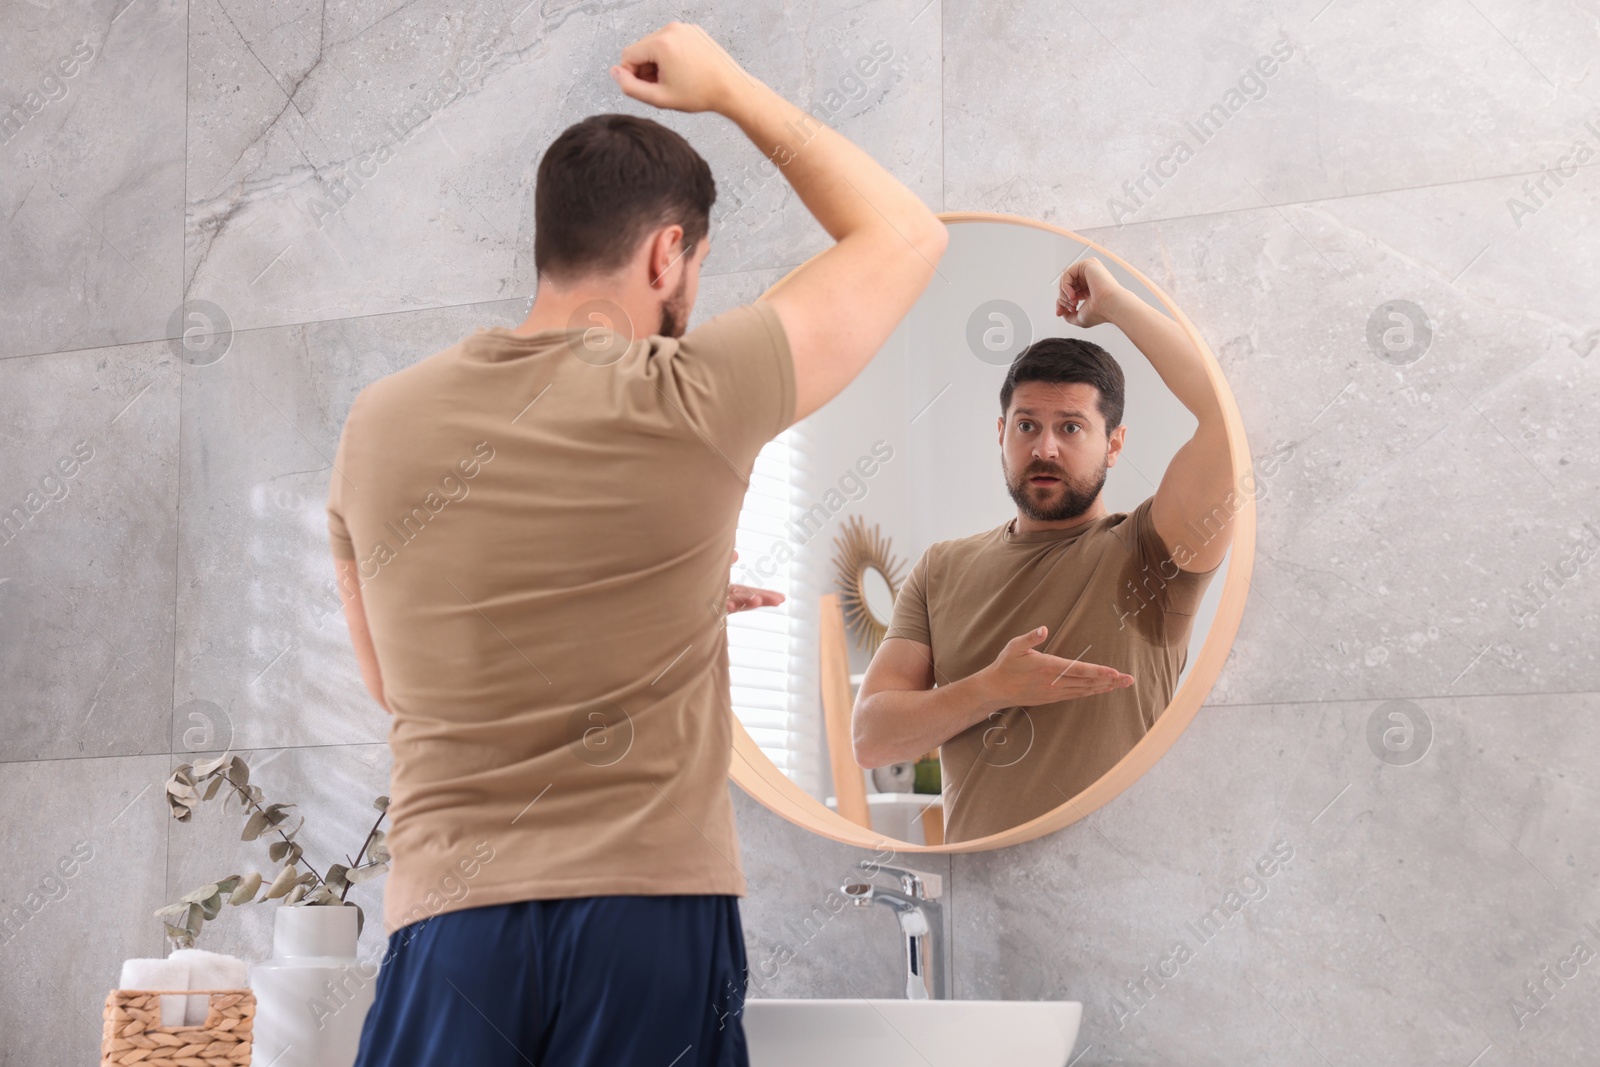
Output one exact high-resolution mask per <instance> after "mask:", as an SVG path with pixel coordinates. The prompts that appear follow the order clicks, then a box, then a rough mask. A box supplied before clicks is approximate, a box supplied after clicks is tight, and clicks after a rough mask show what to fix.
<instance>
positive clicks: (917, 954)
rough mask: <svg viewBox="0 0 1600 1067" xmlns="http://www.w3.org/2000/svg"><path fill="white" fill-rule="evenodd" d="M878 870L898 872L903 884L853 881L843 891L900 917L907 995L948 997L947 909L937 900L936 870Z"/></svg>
mask: <svg viewBox="0 0 1600 1067" xmlns="http://www.w3.org/2000/svg"><path fill="white" fill-rule="evenodd" d="M878 870H880V871H882V872H884V873H885V874H889V875H898V876H899V878H900V888H899V889H890V888H887V887H885V886H881V885H878V884H876V883H874V882H850V883H848V884H847V885H844V886H842V887H841V889H840V891H841V892H843V893H844V895H845V897H846V898H848V899H849V900H850V902H851V903H852V904H855V905H857V906H858V907H867V906H869V905H871V904H872V903H873V902H877V903H879V904H886V905H888V906H889V907H890V908H892V909H893V910H894V914H895V918H896V919H898V920H899V923H900V932H901V934H902V935H904V937H905V945H906V998H907V999H908V1000H946V999H948V998H949V996H950V994H949V991H948V989H947V988H946V985H945V980H946V979H945V976H946V974H947V972H948V969H947V967H946V959H945V951H944V909H943V908H942V907H941V906H940V905H939V903H938V899H937V898H938V897H939V895H940V893H941V892H942V888H943V887H942V883H941V881H940V878H939V876H938V875H937V874H929V873H927V872H926V871H913V870H907V869H906V868H903V867H887V866H882V865H880V866H879V867H878Z"/></svg>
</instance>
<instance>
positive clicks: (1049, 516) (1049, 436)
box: [1000, 382, 1109, 522]
mask: <svg viewBox="0 0 1600 1067" xmlns="http://www.w3.org/2000/svg"><path fill="white" fill-rule="evenodd" d="M1099 397H1100V391H1099V390H1098V389H1096V388H1095V387H1094V386H1092V385H1086V384H1084V383H1081V382H1063V383H1058V382H1023V383H1021V384H1020V385H1018V386H1017V387H1016V389H1015V390H1014V391H1013V393H1012V395H1011V410H1010V411H1009V412H1008V413H1007V416H1006V419H1007V421H1006V424H1005V428H1004V430H1003V432H1002V436H1001V448H1000V469H1001V471H1002V472H1003V473H1004V474H1005V479H1006V490H1007V491H1008V492H1009V493H1010V494H1011V499H1012V500H1014V501H1016V504H1017V510H1019V511H1020V512H1021V513H1022V514H1024V515H1026V516H1027V517H1028V518H1030V519H1032V520H1033V521H1035V522H1062V521H1065V520H1067V519H1075V518H1077V517H1078V516H1080V515H1082V514H1083V513H1084V512H1086V511H1088V510H1089V508H1090V507H1092V506H1093V505H1094V502H1095V500H1096V499H1097V498H1098V497H1099V496H1100V490H1101V488H1102V487H1104V486H1105V484H1106V471H1107V469H1108V467H1109V464H1108V463H1107V459H1108V458H1109V442H1108V441H1107V439H1106V434H1105V429H1104V427H1103V426H1102V418H1101V415H1100V410H1099V407H1098V401H1099Z"/></svg>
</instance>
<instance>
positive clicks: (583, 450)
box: [329, 301, 795, 930]
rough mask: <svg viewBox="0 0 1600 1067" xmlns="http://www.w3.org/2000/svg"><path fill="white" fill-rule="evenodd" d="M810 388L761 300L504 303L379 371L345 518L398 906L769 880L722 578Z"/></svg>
mask: <svg viewBox="0 0 1600 1067" xmlns="http://www.w3.org/2000/svg"><path fill="white" fill-rule="evenodd" d="M606 337H607V338H609V339H610V340H612V341H615V340H616V337H615V335H606ZM593 340H595V338H593V337H592V338H591V341H593ZM602 340H604V338H602ZM794 410H795V388H794V371H793V365H792V362H791V357H790V353H789V349H788V344H787V339H786V337H785V334H784V331H783V328H782V325H781V323H780V322H779V320H778V317H777V315H776V314H775V313H774V312H773V310H772V309H771V307H769V306H768V305H766V304H765V303H764V302H759V301H758V302H757V303H756V304H753V305H749V306H746V307H742V308H736V309H734V310H733V311H730V312H727V313H726V314H724V315H721V316H718V317H717V318H715V319H713V320H711V321H710V322H708V323H706V324H705V325H704V326H702V327H700V328H698V329H696V330H694V331H691V332H690V333H688V334H686V335H685V336H684V337H682V338H669V337H661V336H651V337H645V338H640V339H638V340H636V341H634V342H633V343H632V344H631V345H627V346H626V347H623V346H622V345H621V344H620V343H619V344H618V345H617V346H616V347H615V348H606V347H604V346H602V347H599V348H587V347H585V345H584V335H583V333H582V331H579V330H573V331H555V330H546V331H540V332H538V333H535V334H532V335H531V336H518V335H515V334H512V333H511V332H510V331H509V330H504V329H495V330H479V331H478V332H477V333H475V334H473V335H472V336H471V337H468V338H466V339H464V340H463V341H462V342H460V343H458V344H457V345H454V346H452V347H451V348H449V349H446V350H444V351H442V352H439V353H437V354H435V355H433V356H430V357H428V358H427V359H424V360H422V361H421V362H419V363H417V364H416V365H414V366H412V367H410V368H407V369H406V370H404V371H401V372H399V373H397V374H394V375H391V376H389V377H387V378H384V379H381V380H380V381H378V382H375V383H373V384H372V385H371V386H369V387H368V388H367V389H366V390H364V391H363V392H362V394H361V395H360V396H359V397H358V398H357V400H356V403H355V404H354V405H353V406H352V409H351V412H350V415H349V418H348V419H347V422H346V426H345V431H344V435H343V436H342V437H341V440H340V445H339V455H338V458H337V459H336V463H335V466H336V468H337V472H336V473H335V474H334V476H333V480H332V486H331V491H330V497H329V530H330V539H331V544H332V547H333V550H334V553H335V555H340V556H343V557H344V558H351V557H352V556H353V557H354V558H355V559H357V560H358V562H359V574H360V576H361V579H362V583H363V584H362V588H361V593H362V597H363V598H364V601H365V607H366V615H367V620H368V623H369V625H370V627H371V631H372V636H373V642H374V646H375V648H376V651H377V655H378V660H379V663H380V666H381V670H382V678H383V684H384V693H385V696H386V698H387V703H388V705H389V707H390V709H391V710H392V712H393V714H394V723H393V726H392V729H391V735H390V744H391V747H392V749H393V752H394V770H393V782H392V786H391V797H392V800H391V807H390V815H391V818H392V821H393V829H392V831H391V833H390V836H389V846H390V850H391V852H392V854H393V863H392V869H391V873H390V875H389V879H388V883H387V886H386V890H385V915H384V918H385V925H386V927H387V928H388V929H390V930H394V929H396V928H398V927H400V926H402V925H405V924H406V923H408V922H411V921H414V920H416V919H420V918H423V917H425V916H427V915H430V914H434V913H437V912H439V911H449V910H455V909H457V908H461V907H468V906H472V907H477V906H480V905H487V904H494V903H501V902H506V901H513V900H530V899H541V898H554V897H573V896H587V895H598V894H665V893H728V894H734V895H743V894H744V892H745V885H744V879H743V876H742V874H741V871H740V867H739V856H738V844H737V838H736V836H735V832H734V826H733V817H732V811H731V805H730V803H729V798H728V793H727V783H726V775H727V768H728V760H729V754H730V738H731V718H730V715H731V709H730V706H729V694H728V677H727V645H726V638H725V630H724V622H723V605H724V603H725V600H726V595H727V587H728V568H729V562H730V559H731V554H732V549H733V538H734V528H735V525H736V523H737V519H738V514H739V509H740V505H741V502H742V500H743V497H744V492H745V487H746V484H747V481H748V478H749V473H750V469H751V466H752V464H753V463H754V460H755V457H756V454H757V453H758V452H759V451H760V449H761V447H762V445H763V444H765V443H766V442H767V441H768V440H770V439H771V438H772V437H774V436H776V435H777V434H778V433H780V432H781V431H782V430H783V429H784V428H786V427H787V426H788V425H789V424H790V422H792V421H793V416H794ZM483 842H487V846H488V848H490V849H492V850H493V851H492V856H493V859H492V861H490V862H487V863H484V864H482V867H481V870H477V871H475V873H474V876H473V877H471V879H470V881H468V882H467V883H466V884H467V885H468V891H467V892H465V893H464V894H463V893H460V892H459V886H460V885H461V884H462V882H463V878H462V872H463V870H464V868H463V867H462V862H463V861H466V860H469V859H470V858H471V857H472V856H473V855H474V854H475V849H479V848H481V847H482V846H481V843H483ZM479 858H480V859H481V858H482V856H481V854H480V855H479ZM453 887H454V888H453Z"/></svg>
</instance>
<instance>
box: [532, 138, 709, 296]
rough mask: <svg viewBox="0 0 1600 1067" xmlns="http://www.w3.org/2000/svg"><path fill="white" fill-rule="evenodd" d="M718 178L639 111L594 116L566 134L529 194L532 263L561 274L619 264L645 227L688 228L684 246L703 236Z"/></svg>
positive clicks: (565, 277) (558, 140)
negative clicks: (713, 176)
mask: <svg viewBox="0 0 1600 1067" xmlns="http://www.w3.org/2000/svg"><path fill="white" fill-rule="evenodd" d="M716 199H717V183H716V181H715V180H714V179H713V178H712V177H711V168H710V167H709V166H707V165H706V161H705V160H704V159H702V158H700V153H698V152H696V151H695V150H694V148H693V147H692V146H691V145H690V144H689V142H688V141H686V140H684V139H683V137H682V136H681V135H679V134H678V133H676V132H675V131H673V130H669V129H667V127H665V126H663V125H661V123H659V122H655V121H653V120H651V119H646V118H640V117H638V116H635V115H617V114H607V115H590V116H589V117H588V118H586V119H584V120H583V121H582V122H578V123H575V124H573V125H571V126H568V127H567V128H566V129H565V130H563V131H562V132H561V136H559V137H557V138H556V139H555V141H554V142H552V143H551V145H550V147H549V148H547V149H546V150H545V153H544V157H543V158H542V159H540V160H539V173H538V176H537V178H536V179H535V184H534V194H533V231H534V233H533V263H534V267H535V269H536V270H538V272H539V273H540V275H546V276H549V277H552V278H557V279H561V280H569V279H573V278H582V277H587V276H589V275H594V274H609V273H610V272H612V271H614V270H618V269H620V268H621V267H622V266H623V265H625V264H626V263H627V262H628V259H629V258H630V257H631V256H632V255H633V251H634V248H635V247H636V246H637V245H638V243H639V242H640V241H642V240H643V239H644V236H645V234H647V233H649V232H650V231H651V230H654V229H656V228H657V227H660V226H670V225H672V224H674V223H676V224H678V225H680V226H682V227H683V247H684V253H685V254H686V255H687V254H690V252H691V250H692V249H693V248H694V246H695V245H696V244H698V243H699V242H700V241H701V239H703V238H704V237H705V236H706V233H707V231H708V230H709V228H710V224H711V205H712V204H713V203H715V202H716Z"/></svg>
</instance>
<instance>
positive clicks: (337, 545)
mask: <svg viewBox="0 0 1600 1067" xmlns="http://www.w3.org/2000/svg"><path fill="white" fill-rule="evenodd" d="M356 399H358V400H359V399H360V397H359V396H358V397H357V398H356ZM350 411H351V413H352V414H353V413H354V412H355V405H354V404H352V405H351V406H350ZM350 422H351V420H350V417H349V415H346V416H345V420H344V428H343V429H342V430H341V431H340V432H339V446H338V448H336V449H335V450H334V453H333V470H331V471H329V472H328V547H329V548H330V549H331V550H332V551H333V554H334V556H335V557H336V558H338V559H355V558H356V548H355V543H354V542H353V541H352V540H351V538H350V527H349V525H348V524H347V523H346V522H345V517H344V516H345V508H344V496H345V490H346V489H348V488H349V485H350V482H349V478H348V471H347V468H346V464H345V456H346V447H345V446H346V442H348V441H349V439H350Z"/></svg>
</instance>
